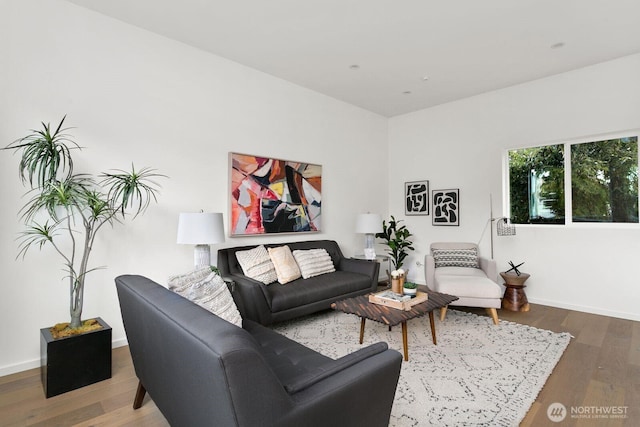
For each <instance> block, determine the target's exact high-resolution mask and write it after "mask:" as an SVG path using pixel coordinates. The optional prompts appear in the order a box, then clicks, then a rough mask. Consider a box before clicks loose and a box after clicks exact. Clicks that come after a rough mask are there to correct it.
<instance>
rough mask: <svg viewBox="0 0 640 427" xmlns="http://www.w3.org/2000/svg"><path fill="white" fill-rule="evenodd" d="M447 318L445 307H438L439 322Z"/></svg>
mask: <svg viewBox="0 0 640 427" xmlns="http://www.w3.org/2000/svg"><path fill="white" fill-rule="evenodd" d="M445 317H447V306H446V305H445V306H444V307H440V321H441V322H444V318H445Z"/></svg>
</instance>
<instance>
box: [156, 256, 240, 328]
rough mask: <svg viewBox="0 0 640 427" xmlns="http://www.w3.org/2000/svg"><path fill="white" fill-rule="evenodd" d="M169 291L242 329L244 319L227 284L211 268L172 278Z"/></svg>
mask: <svg viewBox="0 0 640 427" xmlns="http://www.w3.org/2000/svg"><path fill="white" fill-rule="evenodd" d="M169 289H171V290H172V291H173V292H175V293H177V294H179V295H182V296H183V297H185V298H187V299H189V300H191V301H193V302H194V303H196V304H198V305H199V306H201V307H204V308H206V309H207V310H209V311H210V312H212V313H213V314H215V315H216V316H218V317H220V318H222V319H224V320H226V321H227V322H229V323H233V324H234V325H236V326H239V327H242V317H240V312H239V311H238V308H237V307H236V303H235V302H234V301H233V297H232V296H231V292H229V288H228V287H227V284H226V283H225V282H224V280H222V277H220V275H218V273H215V272H213V271H211V268H210V267H203V268H199V269H197V270H195V271H192V272H190V273H187V274H181V275H178V276H172V277H170V278H169Z"/></svg>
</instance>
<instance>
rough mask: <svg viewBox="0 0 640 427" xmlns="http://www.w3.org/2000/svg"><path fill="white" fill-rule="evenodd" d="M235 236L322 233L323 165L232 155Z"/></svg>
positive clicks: (232, 199) (232, 220) (231, 171)
mask: <svg viewBox="0 0 640 427" xmlns="http://www.w3.org/2000/svg"><path fill="white" fill-rule="evenodd" d="M229 158H230V168H229V169H230V174H231V177H230V185H231V188H230V192H231V215H230V218H231V227H230V230H231V231H230V234H231V235H232V236H255V235H260V234H271V233H304V232H318V231H320V220H321V216H320V211H321V207H322V197H321V193H322V166H321V165H314V164H310V163H303V162H293V161H289V160H280V159H273V158H269V157H261V156H252V155H247V154H238V153H229Z"/></svg>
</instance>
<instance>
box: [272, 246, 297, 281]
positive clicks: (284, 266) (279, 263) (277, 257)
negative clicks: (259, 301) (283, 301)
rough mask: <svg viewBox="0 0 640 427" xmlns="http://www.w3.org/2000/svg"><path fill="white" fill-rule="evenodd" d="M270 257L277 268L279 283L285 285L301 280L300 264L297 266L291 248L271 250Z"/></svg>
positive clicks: (280, 247)
mask: <svg viewBox="0 0 640 427" xmlns="http://www.w3.org/2000/svg"><path fill="white" fill-rule="evenodd" d="M269 256H270V257H271V261H272V262H273V265H274V267H275V268H276V275H277V276H278V282H280V283H281V284H283V285H284V284H285V283H289V282H291V281H292V280H296V279H298V278H300V276H301V274H300V269H299V268H298V264H296V260H295V258H293V254H292V253H291V249H289V246H286V245H285V246H279V247H277V248H269Z"/></svg>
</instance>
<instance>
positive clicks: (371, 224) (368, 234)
mask: <svg viewBox="0 0 640 427" xmlns="http://www.w3.org/2000/svg"><path fill="white" fill-rule="evenodd" d="M381 232H382V218H381V217H380V215H378V214H372V213H366V214H359V215H358V217H357V218H356V233H362V234H364V257H365V258H366V259H376V250H375V248H374V241H375V234H376V233H381Z"/></svg>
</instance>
